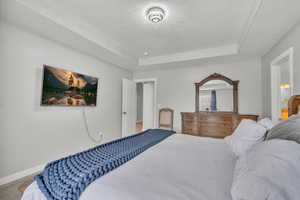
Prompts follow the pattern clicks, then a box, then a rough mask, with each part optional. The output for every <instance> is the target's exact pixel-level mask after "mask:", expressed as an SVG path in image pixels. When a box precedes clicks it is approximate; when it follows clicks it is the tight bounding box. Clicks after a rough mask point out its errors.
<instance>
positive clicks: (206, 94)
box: [195, 73, 239, 113]
mask: <svg viewBox="0 0 300 200" xmlns="http://www.w3.org/2000/svg"><path fill="white" fill-rule="evenodd" d="M238 84H239V81H233V80H231V79H230V78H227V77H226V76H223V75H221V74H217V73H215V74H212V75H210V76H208V77H207V78H205V79H203V80H202V81H200V82H199V83H195V88H196V96H195V110H196V112H200V111H207V112H233V113H238Z"/></svg>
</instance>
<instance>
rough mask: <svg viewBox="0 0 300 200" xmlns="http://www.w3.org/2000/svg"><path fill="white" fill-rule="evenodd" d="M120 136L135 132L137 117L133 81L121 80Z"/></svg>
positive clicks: (135, 93) (134, 84)
mask: <svg viewBox="0 0 300 200" xmlns="http://www.w3.org/2000/svg"><path fill="white" fill-rule="evenodd" d="M122 87H123V88H122V137H126V136H130V135H133V134H135V129H136V118H137V92H136V83H135V82H134V81H131V80H128V79H123V80H122Z"/></svg>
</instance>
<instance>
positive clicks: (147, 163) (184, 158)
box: [22, 134, 236, 200]
mask: <svg viewBox="0 0 300 200" xmlns="http://www.w3.org/2000/svg"><path fill="white" fill-rule="evenodd" d="M235 162H236V159H235V156H234V155H233V153H232V152H231V151H230V149H229V147H228V146H227V145H226V144H225V143H224V141H223V140H221V139H211V138H201V137H195V136H188V135H183V134H175V135H173V136H171V137H169V138H167V139H166V140H164V141H162V142H161V143H159V144H157V145H155V146H153V147H152V148H150V149H148V150H147V151H145V152H144V153H142V154H140V155H139V156H137V157H136V158H134V159H133V160H131V161H129V162H127V163H125V164H124V165H122V166H121V167H119V168H117V169H115V170H113V171H112V172H110V173H108V174H106V175H105V176H103V177H101V178H99V179H97V180H96V181H95V182H93V183H92V184H91V185H89V186H88V187H87V189H86V190H85V191H84V192H83V193H82V195H81V197H80V200H95V199H99V200H100V199H103V200H161V199H162V200H185V199H188V200H231V196H230V188H231V184H232V177H233V169H234V166H235ZM45 199H46V198H45V197H44V195H43V194H42V193H41V191H40V190H39V189H38V187H37V185H36V183H33V184H32V185H31V186H30V187H29V188H28V189H27V190H26V191H25V193H24V195H23V199H22V200H45Z"/></svg>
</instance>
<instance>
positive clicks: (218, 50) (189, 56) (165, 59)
mask: <svg viewBox="0 0 300 200" xmlns="http://www.w3.org/2000/svg"><path fill="white" fill-rule="evenodd" d="M238 52H239V45H238V44H231V45H226V46H219V47H215V48H207V49H198V50H194V51H186V52H182V53H174V54H168V55H162V56H153V57H146V58H139V65H140V66H147V65H156V64H165V63H173V62H181V61H188V60H197V59H204V58H212V57H218V56H227V55H236V54H238Z"/></svg>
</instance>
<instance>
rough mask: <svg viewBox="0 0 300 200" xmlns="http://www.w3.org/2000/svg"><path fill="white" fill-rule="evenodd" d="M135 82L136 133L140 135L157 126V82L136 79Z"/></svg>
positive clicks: (154, 80)
mask: <svg viewBox="0 0 300 200" xmlns="http://www.w3.org/2000/svg"><path fill="white" fill-rule="evenodd" d="M135 82H136V91H137V113H136V116H137V120H136V133H140V132H142V131H144V130H147V129H152V128H155V127H156V126H157V123H156V119H157V109H156V108H157V106H156V90H157V86H156V83H157V81H156V79H138V80H135Z"/></svg>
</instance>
